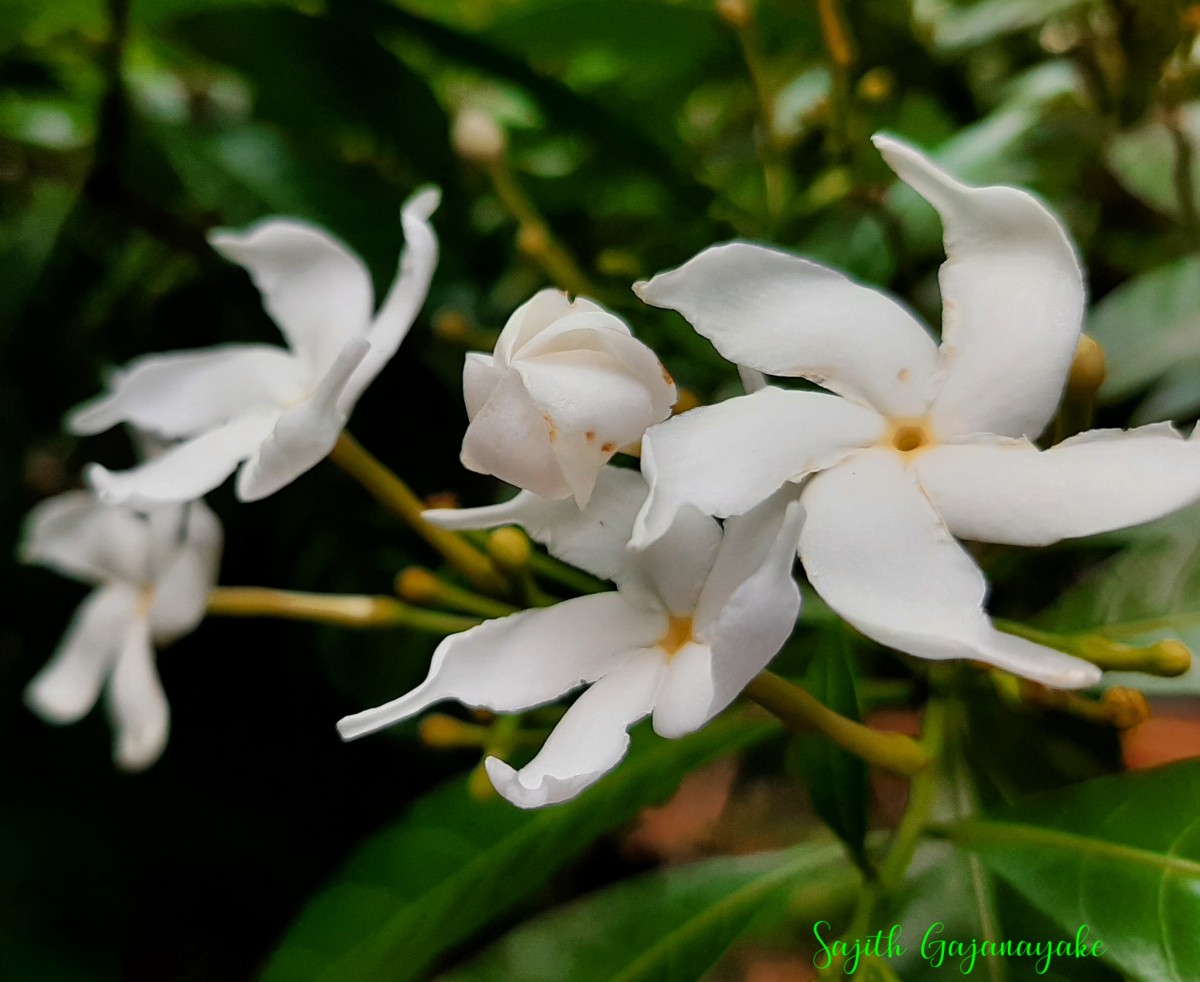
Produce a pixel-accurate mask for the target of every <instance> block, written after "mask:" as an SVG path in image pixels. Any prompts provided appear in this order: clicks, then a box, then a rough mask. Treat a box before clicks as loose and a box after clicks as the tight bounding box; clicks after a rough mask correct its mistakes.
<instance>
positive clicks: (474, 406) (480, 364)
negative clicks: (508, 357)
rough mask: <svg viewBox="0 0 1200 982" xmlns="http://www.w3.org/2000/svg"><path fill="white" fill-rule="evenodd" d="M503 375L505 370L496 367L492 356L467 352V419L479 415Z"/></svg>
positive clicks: (465, 383)
mask: <svg viewBox="0 0 1200 982" xmlns="http://www.w3.org/2000/svg"><path fill="white" fill-rule="evenodd" d="M503 375H504V369H501V368H497V367H496V364H495V359H494V358H492V356H491V355H485V354H483V353H481V352H478V351H468V352H467V357H466V359H465V360H464V361H463V402H464V403H466V407H467V419H474V418H475V417H476V416H478V415H479V411H480V410H481V409H483V407H484V406H485V405H486V404H487V401H488V399H489V398H490V397H491V395H492V391H493V390H494V389H495V388H496V384H497V383H498V382H499V381H500V379H501V378H502V377H503Z"/></svg>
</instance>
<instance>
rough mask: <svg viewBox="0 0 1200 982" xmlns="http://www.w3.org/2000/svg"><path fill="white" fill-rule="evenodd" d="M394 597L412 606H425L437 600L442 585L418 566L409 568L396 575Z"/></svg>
mask: <svg viewBox="0 0 1200 982" xmlns="http://www.w3.org/2000/svg"><path fill="white" fill-rule="evenodd" d="M394 586H395V589H396V595H397V596H398V597H401V598H402V599H404V600H407V601H409V602H410V603H414V604H427V603H432V602H433V601H435V600H437V598H438V595H439V594H440V593H441V589H442V584H441V582H440V581H439V580H438V578H437V577H436V576H434V575H433V574H432V573H431V572H429V570H427V569H422V568H421V567H420V566H409V567H408V568H407V569H403V570H401V571H400V572H399V573H398V574H397V575H396V582H395V584H394Z"/></svg>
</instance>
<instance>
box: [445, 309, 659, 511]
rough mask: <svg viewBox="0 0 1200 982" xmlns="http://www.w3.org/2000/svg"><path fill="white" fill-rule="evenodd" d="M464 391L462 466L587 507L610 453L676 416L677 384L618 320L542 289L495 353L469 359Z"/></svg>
mask: <svg viewBox="0 0 1200 982" xmlns="http://www.w3.org/2000/svg"><path fill="white" fill-rule="evenodd" d="M463 394H464V397H465V399H466V404H467V416H468V417H469V419H470V421H471V423H470V426H468V428H467V433H466V437H465V438H464V439H463V447H462V462H463V465H464V466H465V467H467V468H468V469H470V470H473V471H478V472H480V473H481V474H494V475H495V476H496V477H499V478H501V479H502V480H505V481H508V483H509V484H515V485H516V486H517V487H520V488H525V489H526V490H528V491H533V492H535V493H536V494H538V495H541V496H542V497H544V498H566V497H569V496H574V498H575V500H576V501H577V502H578V503H579V504H580V506H583V505H586V504H587V501H588V496H589V495H590V494H591V493H592V485H593V484H594V483H595V481H596V475H597V474H598V473H599V472H600V468H601V467H603V466H604V464H605V463H606V462H607V461H608V460H609V459H610V458H611V457H612V456H613V454H615V453H616V452H617V451H618V450H619V449H620V448H622V447H624V446H627V445H629V444H631V443H636V442H637V441H639V440H640V439H641V438H642V434H643V433H644V432H645V431H646V427H648V426H650V425H652V424H654V423H657V422H660V421H661V420H664V419H666V418H667V416H668V415H670V412H671V406H672V405H673V404H674V402H675V383H674V382H672V381H671V377H670V376H669V375H668V374H667V372H666V370H665V369H664V368H663V367H662V365H661V364H660V363H659V361H658V359H657V358H656V357H655V355H654V353H653V352H652V351H651V350H650V349H649V348H647V347H646V345H644V344H642V342H641V341H638V340H637V339H636V338H634V337H633V336H632V335H631V334H630V333H629V328H628V327H627V326H626V325H625V323H624V322H623V321H622V320H621V319H620V318H619V317H617V316H616V315H615V314H612V313H609V312H608V311H607V310H605V309H604V308H603V307H600V306H597V305H596V304H594V303H592V302H591V301H590V300H585V299H583V298H578V299H576V300H573V301H571V300H568V299H567V297H566V295H565V294H562V293H560V292H559V291H557V290H542V291H541V292H539V293H537V294H535V295H534V296H533V298H532V299H530V300H529V301H528V302H526V303H525V304H523V305H522V306H520V307H518V308H517V310H516V311H515V312H514V313H513V315H512V317H510V318H509V320H508V323H507V324H506V325H505V326H504V330H503V331H501V332H500V337H499V339H498V340H497V341H496V349H495V352H494V354H492V355H484V354H478V353H471V354H468V355H467V361H466V365H465V366H464V368H463Z"/></svg>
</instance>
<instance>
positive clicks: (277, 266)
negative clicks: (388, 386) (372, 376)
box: [208, 218, 374, 378]
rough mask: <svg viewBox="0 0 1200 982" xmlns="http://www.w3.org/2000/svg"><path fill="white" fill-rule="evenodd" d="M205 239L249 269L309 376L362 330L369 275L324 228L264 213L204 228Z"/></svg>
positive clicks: (367, 317)
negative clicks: (246, 223) (242, 224)
mask: <svg viewBox="0 0 1200 982" xmlns="http://www.w3.org/2000/svg"><path fill="white" fill-rule="evenodd" d="M208 241H209V243H210V244H211V245H212V247H213V248H214V249H215V250H216V251H217V252H219V253H220V254H221V255H222V256H224V257H225V258H226V259H228V260H230V261H231V262H235V263H237V264H238V265H239V266H241V267H243V268H244V269H245V270H246V272H247V273H249V274H250V278H251V279H252V280H253V281H254V285H255V286H256V287H258V292H259V293H261V294H262V300H263V306H264V307H265V308H266V310H267V313H268V314H270V315H271V318H272V319H273V320H274V321H275V323H276V324H278V325H279V330H280V331H282V332H283V336H284V338H286V339H287V343H288V345H289V347H291V349H292V351H294V352H295V353H296V355H297V356H298V357H299V358H300V360H301V361H302V362H303V363H304V365H305V366H306V368H307V374H308V377H309V378H320V377H321V376H322V375H324V374H325V373H326V372H327V371H328V370H329V367H330V366H331V365H332V364H333V363H334V360H335V359H336V358H337V356H338V354H339V353H340V352H341V350H342V349H343V348H345V346H346V345H347V343H349V342H350V341H352V340H353V339H355V338H362V337H366V334H367V328H368V326H369V325H370V323H371V311H372V308H373V306H374V301H373V297H372V290H371V275H370V273H369V272H368V271H367V267H366V266H365V265H364V264H363V261H362V260H361V259H359V258H358V256H356V255H355V254H354V253H353V252H351V251H350V250H349V249H347V248H346V246H345V245H343V244H342V243H341V242H340V241H339V240H338V239H336V238H334V237H333V236H332V235H330V234H329V233H328V232H326V231H325V230H324V229H321V228H318V227H317V226H315V225H311V224H309V223H308V222H302V221H298V220H296V219H293V218H270V219H266V220H265V221H261V222H257V223H256V224H254V225H251V226H250V227H249V228H248V229H246V230H245V231H244V232H231V231H214V232H211V233H210V234H209V237H208Z"/></svg>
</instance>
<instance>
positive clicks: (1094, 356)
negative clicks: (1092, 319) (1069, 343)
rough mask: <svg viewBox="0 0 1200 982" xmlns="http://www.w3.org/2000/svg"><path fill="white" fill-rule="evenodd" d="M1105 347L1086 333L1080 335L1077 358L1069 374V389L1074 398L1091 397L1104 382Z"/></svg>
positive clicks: (1076, 351)
mask: <svg viewBox="0 0 1200 982" xmlns="http://www.w3.org/2000/svg"><path fill="white" fill-rule="evenodd" d="M1104 376H1105V369H1104V349H1103V348H1101V347H1100V345H1099V344H1098V343H1097V342H1096V341H1095V340H1094V339H1093V338H1089V337H1088V336H1087V335H1086V334H1081V335H1080V336H1079V345H1078V346H1077V347H1076V348H1075V359H1074V361H1072V362H1071V371H1070V374H1069V375H1068V376H1067V390H1068V392H1070V394H1071V396H1072V397H1074V398H1077V399H1078V398H1091V397H1092V396H1093V395H1094V394H1095V393H1096V391H1097V390H1098V389H1099V388H1100V385H1101V383H1103V382H1104Z"/></svg>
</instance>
